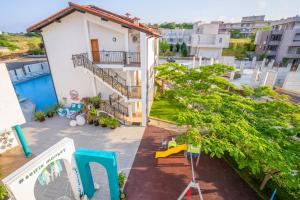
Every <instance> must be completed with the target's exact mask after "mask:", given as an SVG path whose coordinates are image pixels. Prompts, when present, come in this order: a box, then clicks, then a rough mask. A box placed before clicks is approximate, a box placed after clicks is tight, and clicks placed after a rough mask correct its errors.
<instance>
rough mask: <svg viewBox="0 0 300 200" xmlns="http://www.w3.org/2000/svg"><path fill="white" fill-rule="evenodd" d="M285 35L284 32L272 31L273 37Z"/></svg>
mask: <svg viewBox="0 0 300 200" xmlns="http://www.w3.org/2000/svg"><path fill="white" fill-rule="evenodd" d="M282 34H283V30H276V29H274V30H272V35H282Z"/></svg>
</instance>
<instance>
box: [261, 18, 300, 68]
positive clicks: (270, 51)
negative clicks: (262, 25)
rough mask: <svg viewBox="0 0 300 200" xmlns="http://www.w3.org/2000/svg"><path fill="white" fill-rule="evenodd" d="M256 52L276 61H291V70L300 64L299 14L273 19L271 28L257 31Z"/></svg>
mask: <svg viewBox="0 0 300 200" xmlns="http://www.w3.org/2000/svg"><path fill="white" fill-rule="evenodd" d="M255 44H256V53H257V54H259V55H261V54H265V55H266V57H267V58H268V59H274V60H275V62H276V63H282V62H283V63H285V62H286V63H292V65H293V66H292V70H297V67H298V65H299V64H300V16H294V17H289V18H286V19H281V20H277V21H274V22H273V23H272V29H271V30H266V31H258V33H257V34H256V38H255Z"/></svg>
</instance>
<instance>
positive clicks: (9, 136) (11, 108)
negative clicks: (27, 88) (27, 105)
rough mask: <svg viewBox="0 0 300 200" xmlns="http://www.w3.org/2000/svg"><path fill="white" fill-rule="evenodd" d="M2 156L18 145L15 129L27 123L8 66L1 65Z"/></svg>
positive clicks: (0, 130)
mask: <svg viewBox="0 0 300 200" xmlns="http://www.w3.org/2000/svg"><path fill="white" fill-rule="evenodd" d="M0 91H1V92H0V116H1V120H0V154H1V153H4V152H6V151H8V150H9V149H11V148H13V147H15V146H17V145H18V141H17V139H16V137H15V135H14V131H13V129H12V128H14V127H15V126H17V125H22V124H24V123H25V118H24V115H23V113H22V110H21V107H20V104H19V101H18V98H17V95H16V93H15V90H14V87H13V85H12V82H11V80H10V78H9V74H8V71H7V69H6V65H5V64H4V63H0Z"/></svg>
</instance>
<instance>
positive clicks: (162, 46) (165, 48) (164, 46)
mask: <svg viewBox="0 0 300 200" xmlns="http://www.w3.org/2000/svg"><path fill="white" fill-rule="evenodd" d="M169 49H170V47H169V44H168V42H167V41H165V40H163V41H160V42H159V50H160V51H161V52H162V53H165V52H167V51H168V50H169Z"/></svg>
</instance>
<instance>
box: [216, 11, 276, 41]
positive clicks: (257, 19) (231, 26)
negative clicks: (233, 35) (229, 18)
mask: <svg viewBox="0 0 300 200" xmlns="http://www.w3.org/2000/svg"><path fill="white" fill-rule="evenodd" d="M219 24H220V26H219V33H230V31H232V30H240V33H241V36H244V37H249V36H250V35H251V33H255V32H256V31H257V30H258V29H261V28H264V27H266V26H270V25H271V21H269V20H265V15H253V16H247V17H243V18H242V20H241V22H234V23H224V22H219Z"/></svg>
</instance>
